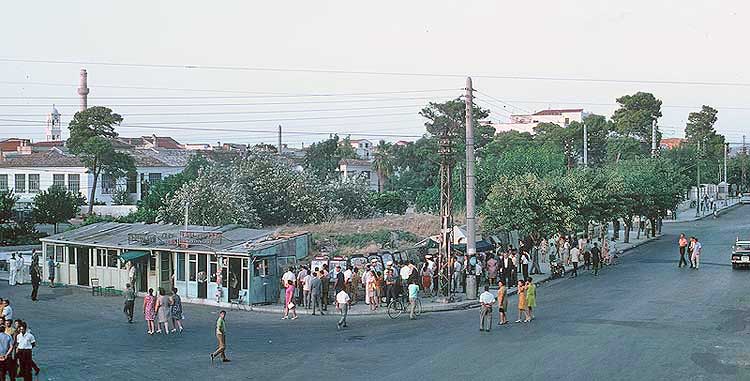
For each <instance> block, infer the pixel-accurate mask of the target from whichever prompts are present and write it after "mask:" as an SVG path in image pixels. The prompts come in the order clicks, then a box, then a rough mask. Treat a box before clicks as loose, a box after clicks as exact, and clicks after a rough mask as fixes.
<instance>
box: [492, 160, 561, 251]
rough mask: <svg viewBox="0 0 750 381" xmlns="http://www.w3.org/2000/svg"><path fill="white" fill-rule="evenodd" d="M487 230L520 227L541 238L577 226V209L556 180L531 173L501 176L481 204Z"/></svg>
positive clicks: (535, 237)
mask: <svg viewBox="0 0 750 381" xmlns="http://www.w3.org/2000/svg"><path fill="white" fill-rule="evenodd" d="M481 211H482V215H483V217H484V219H483V224H484V229H485V230H486V231H489V232H492V231H498V230H518V231H519V232H521V233H522V234H523V235H527V236H529V237H531V238H532V239H533V240H534V241H535V242H539V241H540V240H541V238H542V237H547V236H551V235H552V234H555V233H559V232H560V231H561V230H563V231H570V230H572V229H573V228H574V227H575V222H574V220H573V218H574V216H575V215H576V210H575V209H574V208H572V207H571V206H570V205H567V204H566V203H565V202H564V192H563V190H562V189H560V188H559V187H558V186H557V185H556V184H554V183H553V182H552V181H550V180H548V179H544V178H540V177H538V176H536V175H534V174H531V173H528V174H524V175H520V176H516V177H512V178H511V177H507V176H503V177H501V178H500V179H499V180H498V181H497V183H496V184H495V185H494V186H493V187H492V190H491V191H490V195H489V197H488V198H487V202H486V203H485V204H484V205H483V206H482V208H481Z"/></svg>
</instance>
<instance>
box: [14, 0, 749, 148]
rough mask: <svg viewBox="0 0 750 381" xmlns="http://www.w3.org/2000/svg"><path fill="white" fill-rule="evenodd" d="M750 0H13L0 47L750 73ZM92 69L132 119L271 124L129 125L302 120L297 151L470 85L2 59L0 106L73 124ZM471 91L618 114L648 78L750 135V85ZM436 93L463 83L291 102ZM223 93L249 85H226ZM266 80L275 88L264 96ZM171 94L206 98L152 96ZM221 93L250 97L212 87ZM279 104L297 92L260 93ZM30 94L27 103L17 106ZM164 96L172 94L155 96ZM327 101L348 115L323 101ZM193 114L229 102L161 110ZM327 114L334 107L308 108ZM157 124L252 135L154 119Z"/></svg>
mask: <svg viewBox="0 0 750 381" xmlns="http://www.w3.org/2000/svg"><path fill="white" fill-rule="evenodd" d="M749 13H750V5H748V4H747V3H746V2H742V1H712V2H705V1H654V0H650V1H641V0H636V1H628V2H611V1H594V0H590V1H589V0H586V1H567V2H557V1H554V2H553V1H534V2H531V1H470V2H469V1H460V2H458V1H456V2H449V1H380V2H359V1H286V2H284V1H280V2H259V1H213V2H206V1H185V0H183V1H127V2H117V3H114V2H104V1H51V0H50V1H13V2H6V3H5V4H3V12H2V15H0V35H1V36H3V38H2V39H0V58H12V59H36V60H63V61H86V62H118V63H142V64H176V65H187V64H193V65H224V66H233V67H267V68H288V69H294V68H305V69H335V70H344V71H378V72H408V73H450V74H459V75H475V76H481V75H496V76H533V77H556V78H560V77H566V78H571V77H575V78H596V79H621V80H635V81H639V80H657V81H706V82H731V83H745V84H750V74H748V73H747V69H746V68H747V67H748V66H750V65H748V64H749V62H748V54H747V52H746V49H745V48H744V45H745V41H744V39H745V38H746V36H748V35H750V33H749V32H750V25H749V23H748V20H750V18H748V16H749ZM82 66H85V67H86V69H88V71H89V87H90V88H91V94H90V96H89V105H98V104H101V105H108V106H111V107H112V108H113V109H114V110H115V111H117V112H120V113H121V114H122V115H123V116H124V117H125V124H126V125H127V124H131V125H138V124H140V125H145V124H148V123H166V122H172V121H179V122H185V121H203V122H209V121H227V120H260V121H257V122H255V121H254V122H242V123H217V124H208V123H201V124H177V125H171V126H170V125H165V124H158V125H153V126H152V127H149V128H134V127H135V126H131V127H129V128H128V127H123V128H121V129H120V132H121V134H123V135H127V136H132V135H140V134H151V133H152V132H154V131H156V133H158V134H159V135H172V136H174V137H175V138H177V139H178V140H180V141H182V142H209V143H212V142H216V141H222V142H224V141H234V142H242V143H248V142H250V143H255V142H259V141H266V142H275V138H274V137H273V135H274V133H273V132H262V131H274V130H275V129H276V126H277V125H278V124H283V125H284V128H285V129H286V130H289V131H299V132H306V134H290V135H289V136H286V137H285V141H286V142H288V143H289V144H291V145H295V146H299V144H300V143H301V142H303V141H304V142H305V143H306V144H307V143H310V142H312V141H314V140H319V139H321V138H322V137H323V136H324V135H316V134H309V133H308V132H319V133H325V132H340V133H346V132H350V133H352V134H353V135H356V134H374V135H377V134H380V133H382V134H390V135H420V134H422V132H423V130H424V129H423V126H422V124H421V120H420V118H419V117H418V116H417V115H416V113H417V112H418V110H419V109H420V105H422V104H424V103H426V102H427V101H428V100H430V99H432V100H443V99H448V98H450V97H452V96H458V95H459V94H460V93H461V90H459V89H460V88H462V87H463V86H464V79H463V78H460V77H422V76H382V75H364V74H322V73H306V72H261V71H240V70H204V69H175V68H143V67H111V66H98V65H92V64H89V65H78V64H41V63H19V62H1V61H0V97H4V98H3V99H0V105H2V106H0V119H12V120H39V121H40V122H43V121H44V119H45V114H46V113H47V112H48V111H49V109H50V108H51V104H52V103H57V104H59V105H60V106H59V107H58V108H59V109H60V111H61V113H62V114H63V119H64V121H65V124H66V125H67V121H68V120H69V118H70V117H71V116H72V114H73V113H74V112H75V111H76V110H77V106H76V105H77V103H78V100H77V95H76V93H75V88H76V87H77V81H78V70H79V69H80V68H81V67H82ZM33 83H44V84H46V85H38V84H33ZM49 84H61V85H63V86H51V85H49ZM103 86H121V87H103ZM123 87H150V88H170V89H176V88H179V89H206V90H219V91H213V92H197V91H174V90H146V89H133V88H123ZM474 87H475V88H476V89H478V90H480V91H482V92H484V93H486V94H489V95H491V96H492V97H495V98H497V99H501V100H504V101H506V102H507V103H510V104H512V105H514V106H515V107H517V108H512V107H508V106H506V107H505V108H506V110H507V111H510V112H514V113H518V112H520V110H521V109H523V110H530V111H535V110H540V109H545V108H550V107H552V108H555V107H576V106H579V104H581V103H585V104H583V105H581V107H583V108H585V109H586V110H588V111H591V112H596V113H600V114H605V115H608V116H609V115H610V114H611V112H612V111H613V109H614V99H615V98H616V97H617V96H620V95H623V94H627V93H632V92H635V91H639V90H642V91H650V92H653V93H654V94H655V95H656V96H657V97H659V98H660V99H662V100H663V101H664V105H665V106H668V107H664V109H663V113H664V117H663V118H662V120H660V125H662V126H663V127H662V130H663V131H664V133H665V135H666V136H675V135H678V136H681V135H682V134H683V129H684V123H685V120H686V118H687V114H688V113H689V112H690V111H692V110H693V109H691V107H693V108H694V109H695V110H697V109H699V108H700V105H701V104H709V105H712V106H715V107H717V108H718V109H719V122H718V124H717V126H718V128H719V130H720V131H721V132H724V133H725V134H726V135H727V136H728V138H729V140H730V141H733V142H739V141H741V136H742V134H743V133H748V134H750V128H747V119H748V116H750V85H748V86H715V85H713V86H696V85H667V84H643V83H608V82H607V83H591V82H563V81H548V80H535V81H531V80H511V79H492V78H481V77H480V78H475V81H474ZM439 89H455V90H450V91H435V92H422V93H402V94H389V95H386V94H380V95H368V96H363V95H345V96H343V95H342V96H336V97H294V98H282V97H278V95H283V94H297V95H299V94H313V93H314V94H329V93H336V94H338V93H344V94H350V93H361V92H369V93H373V92H374V93H382V92H390V91H412V90H439ZM227 90H231V91H237V93H226V92H220V91H227ZM242 92H247V93H242ZM255 92H257V93H273V94H275V95H276V96H275V97H270V98H265V99H264V98H259V97H258V95H259V94H257V93H255ZM165 96H175V97H208V98H189V99H186V98H181V99H169V100H166V99H147V97H165ZM218 96H229V97H245V98H241V99H240V98H237V99H218V98H212V97H218ZM34 97H63V98H62V99H51V98H47V99H43V98H34ZM107 97H133V98H132V99H116V98H107ZM478 97H479V98H480V101H478V102H479V104H480V105H483V106H484V105H486V103H485V104H483V103H481V102H482V100H481V99H482V98H483V95H482V94H478ZM382 98H390V99H387V100H384V99H382ZM392 98H408V99H392ZM415 98H416V99H415ZM484 99H487V97H486V96H485V97H484ZM353 100H354V101H353ZM488 101H489V102H490V103H491V105H492V109H493V111H494V112H493V119H496V120H504V119H505V115H507V112H503V111H502V110H501V109H502V108H503V107H502V106H503V105H502V104H499V103H498V102H496V101H494V100H491V99H490V100H488ZM265 102H273V103H285V104H276V105H258V104H257V103H265ZM300 102H308V103H300ZM310 102H318V103H310ZM566 102H568V103H566ZM207 103H224V104H226V103H242V104H244V105H243V106H207V105H205V104H207ZM21 104H23V105H27V106H18V105H21ZM158 104H168V105H172V106H155V105H158ZM175 104H183V105H184V104H198V105H204V106H174V105H175ZM13 105H15V106H13ZM136 105H141V106H136ZM683 106H686V107H683ZM732 107H735V108H736V107H740V108H743V107H746V108H747V109H731V108H732ZM321 109H335V110H340V111H325V112H324V111H316V110H321ZM342 109H343V110H342ZM282 111H283V112H282ZM181 112H191V113H200V112H215V113H217V114H213V115H163V114H165V113H169V114H175V113H176V114H179V113H181ZM228 112H231V113H234V114H230V113H228ZM241 112H246V113H245V114H240V113H241ZM136 114H159V115H136ZM344 116H346V117H351V116H356V118H343V117H344ZM321 117H324V118H329V119H309V118H321ZM299 118H308V119H299ZM289 119H298V120H289ZM157 126H159V127H164V126H170V127H173V128H179V127H181V126H183V127H184V126H187V127H190V128H201V129H203V128H206V129H208V128H223V129H237V130H246V131H247V130H252V131H248V132H240V131H231V132H230V131H223V132H217V131H213V132H212V131H196V130H185V131H178V130H166V129H154V128H153V127H157ZM253 131H260V132H253ZM0 136H2V137H9V136H19V137H29V138H32V139H34V140H41V139H43V125H41V124H40V125H34V124H32V123H26V122H13V121H8V120H6V121H0ZM64 136H67V131H64ZM370 138H372V139H373V140H375V138H374V137H370ZM407 139H408V140H413V138H407ZM389 140H398V137H396V136H391V137H389Z"/></svg>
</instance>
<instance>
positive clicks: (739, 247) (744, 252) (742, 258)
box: [732, 238, 750, 269]
mask: <svg viewBox="0 0 750 381" xmlns="http://www.w3.org/2000/svg"><path fill="white" fill-rule="evenodd" d="M740 267H750V241H740V239H739V238H738V239H737V241H736V242H735V243H734V246H733V247H732V268H733V269H737V268H740Z"/></svg>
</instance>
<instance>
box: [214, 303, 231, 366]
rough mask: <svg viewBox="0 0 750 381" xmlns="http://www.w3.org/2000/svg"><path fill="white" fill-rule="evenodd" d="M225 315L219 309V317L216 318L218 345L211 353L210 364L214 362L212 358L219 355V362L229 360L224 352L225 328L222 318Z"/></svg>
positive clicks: (225, 314) (225, 346) (225, 345)
mask: <svg viewBox="0 0 750 381" xmlns="http://www.w3.org/2000/svg"><path fill="white" fill-rule="evenodd" d="M226 316H227V312H226V311H221V312H219V318H218V319H216V341H217V342H218V346H217V348H216V351H214V352H213V353H211V364H213V363H214V358H215V357H216V356H221V362H229V361H230V360H229V359H228V358H227V356H226V353H225V352H226V350H227V329H226V324H225V323H224V318H225V317H226Z"/></svg>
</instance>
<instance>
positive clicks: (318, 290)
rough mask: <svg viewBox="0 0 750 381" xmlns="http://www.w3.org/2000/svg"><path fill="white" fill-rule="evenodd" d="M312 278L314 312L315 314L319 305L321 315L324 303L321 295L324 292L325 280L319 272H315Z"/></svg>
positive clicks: (311, 293) (311, 291)
mask: <svg viewBox="0 0 750 381" xmlns="http://www.w3.org/2000/svg"><path fill="white" fill-rule="evenodd" d="M312 275H313V277H312V280H311V281H310V296H311V297H312V314H313V315H315V308H316V307H317V309H318V311H319V312H320V314H321V315H325V314H324V313H323V305H322V304H323V303H322V300H321V295H322V294H323V282H322V281H321V280H320V277H318V272H317V271H315V272H313V274H312Z"/></svg>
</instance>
